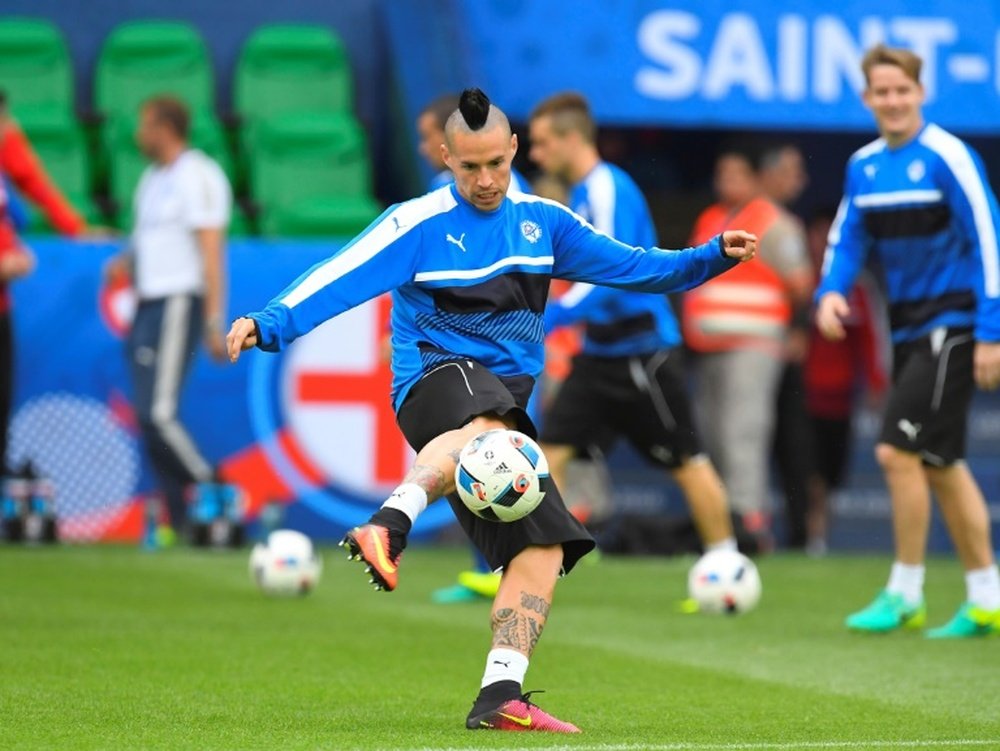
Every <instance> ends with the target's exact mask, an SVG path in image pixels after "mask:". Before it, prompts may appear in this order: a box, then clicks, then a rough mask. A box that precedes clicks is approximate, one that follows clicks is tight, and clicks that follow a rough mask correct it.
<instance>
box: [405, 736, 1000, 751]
mask: <svg viewBox="0 0 1000 751" xmlns="http://www.w3.org/2000/svg"><path fill="white" fill-rule="evenodd" d="M986 746H990V747H993V748H1000V739H997V740H981V739H975V738H955V739H942V740H913V741H789V742H778V743H768V742H759V743H597V744H590V745H582V744H581V745H566V746H538V747H537V748H540V749H545V751H784V750H785V749H787V750H788V751H792V749H820V750H822V749H855V748H864V749H869V748H870V749H880V748H881V749H896V748H901V749H906V748H928V749H933V748H941V749H949V748H970V747H986ZM531 748H535V746H534V745H532V746H531ZM409 751H483V747H482V746H469V747H454V746H448V747H445V746H424V747H421V748H414V749H409Z"/></svg>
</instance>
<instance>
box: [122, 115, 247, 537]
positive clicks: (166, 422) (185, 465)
mask: <svg viewBox="0 0 1000 751" xmlns="http://www.w3.org/2000/svg"><path fill="white" fill-rule="evenodd" d="M189 128H190V115H189V113H188V110H187V108H186V107H185V105H184V104H183V103H181V102H180V101H178V100H176V99H173V98H171V97H165V96H162V97H154V98H152V99H149V100H148V101H147V102H146V103H145V104H143V106H142V108H141V110H140V114H139V127H138V131H137V133H136V140H137V142H138V144H139V147H140V149H141V150H142V152H143V153H144V154H145V155H146V156H147V157H148V158H149V159H150V161H151V162H152V164H151V165H150V166H149V167H147V168H146V171H145V172H143V174H142V177H141V178H140V180H139V185H138V187H137V188H136V194H135V200H134V211H135V224H134V229H133V230H132V236H131V238H130V240H129V244H128V247H127V248H126V250H125V251H124V252H123V253H121V254H120V255H118V256H116V257H115V258H114V259H112V261H111V262H110V263H109V264H108V268H107V272H108V274H109V275H111V276H120V275H123V274H131V276H132V281H133V285H134V287H135V291H136V295H137V297H138V300H139V304H138V308H137V310H136V314H135V319H134V321H133V323H132V331H131V333H130V334H129V339H128V359H129V365H130V368H131V374H132V384H133V388H134V389H135V410H136V416H137V418H138V420H139V425H140V427H141V428H142V434H143V438H144V439H145V442H146V450H147V451H148V452H149V457H150V460H151V461H152V464H153V467H154V468H155V470H156V473H157V476H158V478H159V481H160V485H161V489H162V491H163V494H164V497H165V499H166V505H167V510H168V512H169V517H170V525H171V528H170V529H172V530H173V532H181V531H184V530H185V528H186V524H187V508H186V504H185V491H186V489H187V487H188V486H189V485H191V484H193V483H200V482H211V481H212V480H213V479H214V471H213V468H212V465H211V464H209V462H208V460H207V459H206V458H205V457H204V456H203V455H202V453H201V451H200V450H199V449H198V446H197V445H196V444H195V442H194V440H193V439H192V438H191V436H190V434H189V433H188V432H187V430H186V429H185V428H184V426H183V425H182V424H181V422H180V420H179V419H178V415H177V407H178V402H179V400H180V394H181V387H182V385H183V382H184V378H185V377H186V375H187V373H188V370H189V369H190V366H191V363H192V361H193V360H194V355H195V353H196V352H197V351H198V342H199V341H200V340H203V341H204V343H205V347H206V348H207V349H208V352H209V354H210V355H211V356H212V357H213V358H215V359H216V360H223V359H224V358H225V353H226V349H225V328H224V327H225V322H226V305H225V280H224V277H225V238H226V229H227V227H228V225H229V213H230V209H231V203H232V195H231V193H230V188H229V182H228V180H227V179H226V176H225V174H224V173H223V172H222V169H221V168H220V167H219V165H218V164H216V163H215V162H214V161H212V159H210V158H209V157H207V156H206V155H205V154H204V153H202V152H201V151H199V150H197V149H192V148H191V147H190V145H189V144H188V132H189ZM173 532H171V531H170V530H167V529H165V530H163V531H162V532H161V535H160V542H161V543H162V542H168V541H169V540H170V539H171V538H172V536H173ZM146 542H147V545H152V544H155V542H156V540H155V539H154V538H147V541H146Z"/></svg>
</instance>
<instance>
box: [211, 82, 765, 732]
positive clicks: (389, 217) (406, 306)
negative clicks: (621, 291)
mask: <svg viewBox="0 0 1000 751" xmlns="http://www.w3.org/2000/svg"><path fill="white" fill-rule="evenodd" d="M441 150H442V156H443V159H444V162H445V163H446V164H447V165H448V167H449V168H450V169H451V171H452V172H453V173H454V175H455V182H454V183H453V184H451V185H448V186H445V187H442V188H439V189H438V190H435V191H432V192H431V193H428V194H426V195H424V196H422V197H420V198H416V199H413V200H411V201H407V202H405V203H401V204H398V205H396V206H392V207H390V208H389V209H388V210H387V211H386V212H385V213H384V214H383V215H382V216H381V217H379V218H378V219H377V220H376V221H375V222H374V223H373V224H372V225H371V226H370V227H368V229H366V230H365V231H364V232H362V233H361V235H359V236H358V237H357V238H355V239H354V240H353V241H351V242H349V243H348V244H347V245H345V246H344V247H343V248H342V249H341V250H339V251H338V252H337V253H335V254H334V255H333V256H332V257H331V258H329V259H328V260H326V261H323V262H321V263H319V264H317V265H316V266H314V267H313V268H311V269H309V270H308V271H307V272H306V273H305V274H303V275H302V276H301V277H299V278H298V279H297V280H295V282H293V283H292V284H291V286H289V287H288V288H287V289H285V290H284V291H283V292H282V293H281V294H279V295H278V296H277V297H276V298H275V299H274V300H272V301H271V302H270V303H269V304H268V305H267V306H266V307H265V308H264V309H263V310H261V311H259V312H255V313H250V314H248V315H247V316H245V317H243V318H239V319H237V320H236V321H235V322H234V323H233V326H232V329H231V330H230V332H229V337H228V347H229V354H230V358H231V359H232V360H233V361H235V360H236V359H237V358H238V357H239V354H240V352H241V351H242V350H245V349H249V348H251V347H254V346H256V347H259V348H260V349H263V350H266V351H271V352H274V351H278V350H281V349H282V348H283V347H284V346H286V345H287V344H289V343H290V342H292V341H293V340H294V339H296V338H297V337H299V336H302V335H304V334H306V333H308V332H309V331H310V330H312V329H313V328H315V327H316V326H318V325H319V324H321V323H323V322H324V321H326V320H327V319H329V318H332V317H333V316H336V315H339V314H340V313H343V312H344V311H346V310H349V309H350V308H352V307H354V306H356V305H360V304H361V303H363V302H365V301H366V300H370V299H372V298H374V297H377V296H378V295H381V294H383V293H385V292H389V291H391V292H392V295H393V312H392V332H393V333H392V352H393V363H392V365H393V373H394V382H393V390H392V400H393V406H394V408H395V410H396V414H397V419H398V422H399V426H400V428H401V429H402V431H403V434H404V435H405V436H406V439H407V440H408V441H409V443H410V444H411V445H412V446H413V448H414V449H415V450H416V451H417V452H418V453H417V457H416V460H415V462H414V465H413V468H412V469H411V470H410V472H409V473H408V474H407V476H406V477H405V478H404V480H403V483H402V484H401V485H400V486H399V487H398V488H396V490H394V491H393V493H392V495H391V496H390V497H389V499H388V500H387V501H386V502H385V503H384V504H383V505H382V507H381V508H380V509H379V510H378V511H377V512H376V513H375V514H374V515H373V516H372V518H371V519H370V520H369V521H368V523H366V524H364V525H362V526H360V527H356V528H354V529H352V530H351V531H350V532H348V533H347V535H346V537H345V538H344V540H343V543H342V544H343V545H345V546H346V547H347V549H348V551H349V553H350V555H351V557H352V558H355V559H357V560H361V561H363V562H364V563H365V564H366V565H367V567H368V570H369V572H370V573H371V576H372V583H373V584H374V585H375V588H376V589H382V590H393V589H395V588H396V585H397V581H398V569H399V565H400V559H401V554H402V552H403V548H405V547H406V538H407V534H408V533H409V531H410V528H411V526H412V524H413V522H414V520H415V519H416V518H417V516H418V515H419V514H420V513H421V512H422V511H423V510H424V509H425V508H426V507H427V504H428V503H430V502H433V501H435V500H437V499H439V498H441V497H447V498H448V502H449V503H450V504H451V507H452V509H453V511H454V513H455V516H456V517H458V520H459V522H460V523H461V525H462V527H463V529H464V530H465V532H466V534H468V536H469V538H470V539H471V540H472V542H473V543H474V544H475V545H476V546H477V547H478V548H479V549H480V550H481V551H482V553H483V555H484V556H485V557H486V559H487V560H488V561H489V562H490V565H491V566H493V568H494V569H495V570H497V571H502V572H503V578H502V580H501V584H500V590H499V592H498V593H497V596H496V599H495V601H494V603H493V610H492V618H491V625H492V631H493V639H492V644H491V649H490V651H489V654H488V655H487V659H486V670H485V673H484V675H483V679H482V683H481V688H480V691H479V695H478V696H477V697H476V699H475V701H474V703H473V707H472V710H471V711H470V712H469V715H468V717H467V719H466V727H468V728H469V729H479V728H488V729H495V730H548V731H554V732H564V733H573V732H578V730H577V728H576V726H574V725H572V724H570V723H568V722H563V721H561V720H558V719H556V718H555V717H553V716H551V715H550V714H548V713H546V712H544V711H542V710H541V709H540V708H539V707H538V706H536V705H535V704H534V703H532V702H531V701H529V697H528V694H526V693H523V690H522V685H521V684H522V682H523V680H524V675H525V672H526V671H527V669H528V659H529V658H530V657H531V654H532V652H533V651H534V648H535V645H536V643H537V642H538V638H539V636H540V635H541V633H542V629H543V628H544V626H545V622H546V620H547V618H548V615H549V608H550V606H551V603H552V595H553V592H554V590H555V584H556V579H557V578H558V577H559V576H560V574H564V573H568V572H569V571H570V570H571V569H572V568H573V566H574V565H575V564H576V562H577V561H578V560H579V559H580V558H581V557H582V556H584V555H586V554H587V553H588V552H590V551H591V550H592V549H593V547H594V541H593V540H592V539H591V537H590V535H589V534H588V533H587V531H586V530H585V529H584V528H583V527H582V526H581V525H580V524H579V522H577V521H576V520H575V519H574V518H573V516H572V515H570V514H569V512H568V511H567V510H566V507H565V505H564V504H563V501H562V499H561V497H560V495H559V491H558V489H557V488H555V487H554V486H550V489H549V491H548V492H547V493H546V495H545V498H544V500H543V501H542V503H541V504H540V505H539V507H538V508H537V509H535V511H533V512H532V513H531V514H530V515H528V516H527V517H525V518H524V519H521V520H520V521H517V522H513V523H509V524H502V523H493V522H489V521H485V520H483V519H480V518H479V517H477V516H475V515H473V514H472V512H470V511H469V510H468V509H466V507H465V506H464V505H463V504H462V503H461V501H460V500H458V498H457V496H455V494H454V491H455V484H454V476H455V466H456V462H457V458H458V455H459V452H460V451H461V449H462V448H463V447H464V446H465V444H466V443H467V442H468V441H469V440H470V439H471V438H473V437H474V436H476V435H478V434H479V433H481V432H483V431H485V430H492V429H497V428H500V429H503V428H507V429H517V430H521V431H523V432H525V433H527V434H529V435H532V436H534V435H535V428H534V426H533V425H532V424H531V420H530V419H529V418H528V415H527V413H526V412H525V406H526V405H527V402H528V397H529V396H530V394H531V390H532V388H533V387H534V383H535V379H536V378H537V377H538V375H539V373H540V372H541V369H542V360H543V356H544V349H543V344H542V342H543V337H544V329H543V324H542V317H543V312H544V310H545V301H546V296H547V294H548V288H549V280H550V279H551V278H552V277H558V278H562V279H568V280H571V281H581V282H592V283H597V284H607V285H611V286H616V287H622V288H627V289H634V290H643V291H647V292H657V293H661V294H662V293H664V292H673V291H677V290H684V289H689V288H691V287H694V286H696V285H698V284H701V283H702V282H704V281H705V280H707V279H709V278H711V277H713V276H716V275H718V274H721V273H723V272H724V271H726V270H727V269H729V268H732V267H733V266H735V265H736V264H737V263H739V262H740V261H745V260H749V259H750V258H752V257H753V255H754V252H755V248H756V238H755V237H754V236H753V235H750V234H748V233H745V232H741V231H731V232H725V233H723V234H722V235H720V236H718V237H715V238H712V239H711V240H710V241H709V242H707V243H705V244H704V245H701V246H698V247H695V248H689V249H687V250H682V251H666V250H661V249H658V248H638V247H631V246H628V245H625V244H623V243H620V242H617V241H616V240H613V239H612V238H610V237H608V236H607V235H605V234H602V233H600V232H598V231H597V230H595V229H594V228H593V227H592V226H591V225H590V224H588V223H587V222H586V221H584V220H583V219H582V218H581V217H579V216H577V215H576V214H574V213H573V212H571V211H569V210H568V209H566V208H564V207H563V206H561V205H560V204H557V203H555V202H553V201H549V200H547V199H544V198H538V197H536V196H530V195H524V194H518V193H514V194H510V195H508V194H507V186H508V184H509V182H510V170H511V160H512V159H513V158H514V154H515V152H516V151H517V136H515V135H513V134H512V133H511V129H510V123H509V122H508V120H507V117H506V115H504V113H503V112H502V111H501V110H500V109H499V108H498V107H496V106H495V105H492V104H491V103H490V101H489V99H488V98H487V97H486V95H485V94H484V93H483V92H482V91H480V90H479V89H467V90H466V91H464V92H463V93H462V96H461V98H460V101H459V107H458V109H457V110H456V111H455V112H453V113H452V115H451V116H450V117H449V118H448V121H447V124H446V127H445V143H444V144H443V145H442V146H441Z"/></svg>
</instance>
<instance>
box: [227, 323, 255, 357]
mask: <svg viewBox="0 0 1000 751" xmlns="http://www.w3.org/2000/svg"><path fill="white" fill-rule="evenodd" d="M256 346H257V333H256V328H255V327H254V322H253V319H252V318H237V319H236V320H235V321H233V325H232V327H231V328H230V329H229V333H228V334H226V351H227V352H228V353H229V361H230V362H236V361H237V360H239V359H240V352H242V351H243V350H245V349H250V348H252V347H256Z"/></svg>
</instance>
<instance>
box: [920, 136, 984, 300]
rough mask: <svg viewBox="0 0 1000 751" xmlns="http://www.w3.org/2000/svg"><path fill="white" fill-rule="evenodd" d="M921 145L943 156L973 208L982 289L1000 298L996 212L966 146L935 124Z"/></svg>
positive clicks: (921, 140) (923, 137)
mask: <svg viewBox="0 0 1000 751" xmlns="http://www.w3.org/2000/svg"><path fill="white" fill-rule="evenodd" d="M920 142H921V143H923V144H924V145H925V146H927V147H928V148H929V149H931V150H932V151H934V152H935V153H937V154H938V156H940V157H941V159H942V160H943V161H944V163H945V164H946V165H947V167H948V169H949V170H951V173H952V174H953V175H954V176H955V180H956V182H957V183H958V185H959V187H960V188H961V189H962V192H963V193H964V194H965V198H966V200H968V202H969V206H970V207H971V209H972V219H973V222H974V224H975V227H976V234H977V235H978V240H979V242H978V245H979V253H980V256H981V257H982V263H983V287H984V288H985V291H986V296H987V297H1000V249H998V247H997V230H996V226H995V225H994V223H993V211H992V208H991V206H990V200H989V198H988V197H987V195H986V187H985V186H984V185H983V178H982V176H981V175H980V174H979V170H978V169H976V164H975V162H974V161H973V159H972V155H971V154H970V153H969V149H968V148H967V147H966V145H965V144H964V143H963V142H962V141H961V140H960V139H958V138H956V137H955V136H953V135H951V134H950V133H948V132H946V131H944V130H942V129H941V128H939V127H937V126H936V125H928V126H927V127H926V128H925V129H924V132H923V133H921V134H920Z"/></svg>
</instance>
